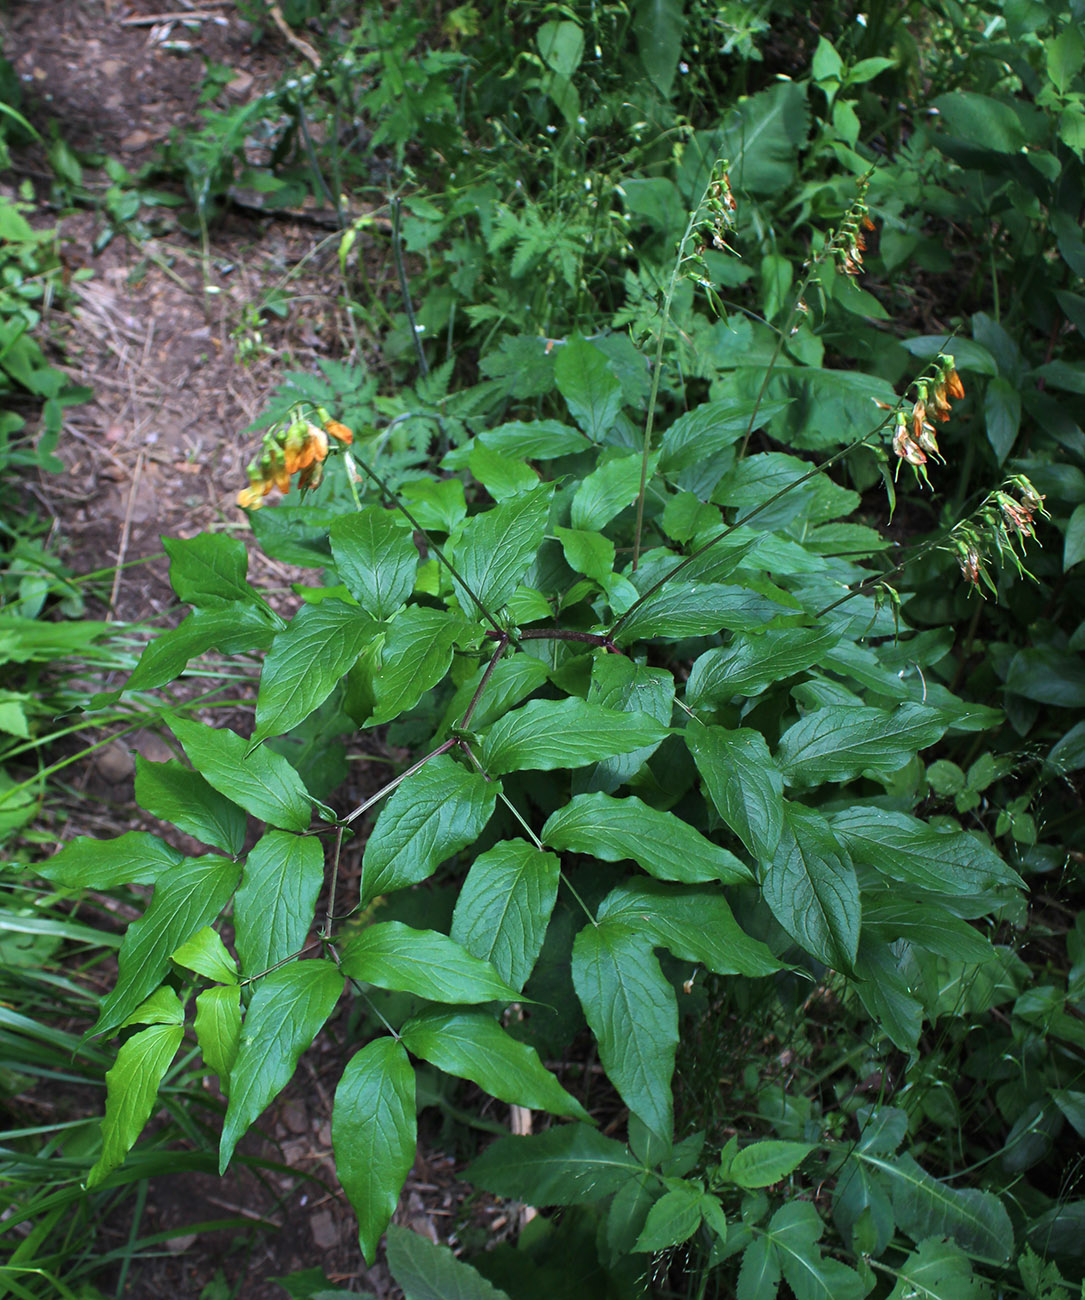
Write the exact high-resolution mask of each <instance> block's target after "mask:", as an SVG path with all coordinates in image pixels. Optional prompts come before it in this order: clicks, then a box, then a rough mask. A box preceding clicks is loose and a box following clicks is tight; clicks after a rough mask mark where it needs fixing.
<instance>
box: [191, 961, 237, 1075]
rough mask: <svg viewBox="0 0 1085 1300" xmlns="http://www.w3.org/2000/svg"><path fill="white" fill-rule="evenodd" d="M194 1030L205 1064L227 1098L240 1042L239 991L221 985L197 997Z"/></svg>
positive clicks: (232, 985)
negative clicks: (215, 1075)
mask: <svg viewBox="0 0 1085 1300" xmlns="http://www.w3.org/2000/svg"><path fill="white" fill-rule="evenodd" d="M195 1030H196V1042H197V1043H198V1044H199V1046H200V1051H201V1052H202V1054H203V1059H204V1063H205V1064H206V1066H207V1068H208V1069H209V1070H211V1071H212V1072H213V1073H214V1074H217V1075H218V1078H219V1087H220V1088H221V1089H222V1092H223V1095H224V1096H228V1095H229V1092H230V1071H231V1070H232V1069H233V1066H234V1061H235V1060H236V1059H237V1049H238V1045H239V1044H240V1042H241V990H240V989H239V988H238V986H237V985H236V984H220V985H217V986H216V987H215V988H213V989H204V990H203V992H202V993H200V994H198V995H197V997H196V1023H195Z"/></svg>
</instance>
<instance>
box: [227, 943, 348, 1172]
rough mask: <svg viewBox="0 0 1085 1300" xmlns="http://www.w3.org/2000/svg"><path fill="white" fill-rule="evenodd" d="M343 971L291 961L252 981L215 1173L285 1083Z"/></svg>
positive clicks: (327, 1010) (331, 1005)
mask: <svg viewBox="0 0 1085 1300" xmlns="http://www.w3.org/2000/svg"><path fill="white" fill-rule="evenodd" d="M342 991H343V976H342V975H341V974H340V973H339V971H338V970H337V968H336V967H335V965H334V964H333V963H332V962H330V961H324V960H322V959H313V960H310V961H292V962H290V963H289V964H287V965H286V966H280V967H279V968H278V970H273V971H272V972H271V973H270V974H268V975H265V976H264V978H263V979H262V980H260V982H259V983H258V984H257V985H256V991H255V993H254V994H253V996H252V1002H251V1003H250V1004H249V1009H248V1012H247V1013H246V1015H245V1024H244V1028H243V1030H242V1033H241V1043H240V1046H239V1047H238V1052H237V1060H236V1061H235V1062H234V1066H233V1069H232V1070H231V1072H230V1104H229V1106H228V1107H227V1110H226V1118H225V1120H224V1121H223V1125H222V1142H221V1144H220V1147H219V1173H220V1174H222V1173H225V1172H226V1166H227V1165H228V1164H229V1163H230V1157H231V1156H232V1155H233V1153H234V1148H235V1147H236V1146H237V1144H238V1142H239V1141H240V1139H241V1137H242V1136H243V1135H244V1134H245V1133H246V1132H247V1131H248V1129H249V1127H250V1125H251V1124H252V1123H253V1121H254V1120H255V1119H256V1118H257V1117H258V1116H259V1114H260V1112H261V1111H262V1110H263V1109H264V1107H265V1106H267V1105H268V1103H269V1102H271V1101H272V1100H273V1099H274V1098H275V1097H277V1096H278V1095H279V1093H280V1092H281V1091H282V1090H283V1088H285V1087H286V1085H287V1084H288V1083H289V1082H290V1078H291V1076H292V1075H293V1073H294V1070H295V1068H296V1066H297V1064H298V1060H299V1059H300V1057H301V1054H302V1052H304V1051H305V1049H306V1048H307V1047H308V1046H309V1044H310V1043H311V1042H312V1041H313V1039H314V1038H315V1037H316V1035H317V1032H318V1031H319V1030H320V1028H321V1026H322V1025H323V1024H324V1022H325V1021H326V1020H327V1019H328V1017H329V1016H330V1015H331V1013H332V1011H333V1010H334V1009H335V1004H336V1003H337V1002H338V1001H339V995H340V994H341V993H342Z"/></svg>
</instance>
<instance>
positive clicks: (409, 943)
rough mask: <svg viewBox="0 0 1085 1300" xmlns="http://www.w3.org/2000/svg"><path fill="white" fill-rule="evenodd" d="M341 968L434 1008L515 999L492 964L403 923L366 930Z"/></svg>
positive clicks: (441, 937)
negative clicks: (421, 999) (424, 1000)
mask: <svg viewBox="0 0 1085 1300" xmlns="http://www.w3.org/2000/svg"><path fill="white" fill-rule="evenodd" d="M341 964H342V967H343V970H344V972H345V973H346V974H347V975H349V976H350V977H351V978H352V979H356V980H361V981H363V982H364V983H366V984H375V985H376V986H377V987H378V988H383V989H396V990H398V991H402V992H405V993H416V994H418V996H419V997H425V998H429V999H431V1000H432V1001H434V1002H464V1003H470V1002H492V1001H498V1000H499V1001H503V1002H511V1001H512V1000H514V999H515V997H516V990H515V989H513V988H510V987H509V985H508V984H506V983H505V981H504V980H503V979H501V978H500V976H499V975H498V974H497V972H496V971H495V970H494V968H493V967H492V966H491V965H490V963H489V962H488V961H483V960H481V959H480V958H478V957H474V956H472V954H471V953H469V952H468V951H467V950H466V949H465V948H464V947H463V946H462V945H460V944H458V943H456V941H455V940H454V939H450V938H449V937H448V936H447V935H444V934H439V933H438V932H437V931H435V930H415V929H412V928H411V927H410V926H409V925H404V924H403V923H402V922H401V921H382V922H379V923H378V924H376V925H368V926H366V928H365V929H364V930H363V931H362V932H361V934H358V935H355V936H354V938H352V939H350V940H349V941H348V943H347V944H346V946H345V947H344V948H343V952H342V957H341Z"/></svg>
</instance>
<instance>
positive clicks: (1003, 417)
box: [983, 375, 1021, 465]
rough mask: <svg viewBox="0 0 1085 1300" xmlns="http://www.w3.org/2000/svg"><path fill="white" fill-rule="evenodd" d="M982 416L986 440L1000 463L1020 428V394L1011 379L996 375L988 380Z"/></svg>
mask: <svg viewBox="0 0 1085 1300" xmlns="http://www.w3.org/2000/svg"><path fill="white" fill-rule="evenodd" d="M983 416H984V420H985V422H986V424H987V441H988V442H989V443H990V444H991V446H992V448H993V449H994V453H995V458H996V460H997V461H998V463H999V464H1000V465H1001V464H1002V463H1003V461H1005V459H1006V457H1007V456H1008V455H1009V454H1010V452H1011V451H1012V450H1013V444H1014V443H1015V442H1016V441H1017V434H1018V432H1019V431H1020V428H1021V394H1020V392H1019V391H1018V388H1017V385H1016V384H1015V383H1014V382H1013V381H1012V380H1010V379H1006V378H1004V377H1003V376H1002V375H996V376H995V377H994V379H991V380H989V381H988V384H987V392H986V393H985V394H984V398H983Z"/></svg>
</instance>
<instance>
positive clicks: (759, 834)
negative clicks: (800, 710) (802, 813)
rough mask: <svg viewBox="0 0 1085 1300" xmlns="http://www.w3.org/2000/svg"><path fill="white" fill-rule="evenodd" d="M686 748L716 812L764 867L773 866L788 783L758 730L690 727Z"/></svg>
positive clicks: (686, 735)
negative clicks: (764, 864) (768, 864)
mask: <svg viewBox="0 0 1085 1300" xmlns="http://www.w3.org/2000/svg"><path fill="white" fill-rule="evenodd" d="M684 734H685V740H686V745H687V746H688V748H689V751H690V753H691V754H692V755H693V761H694V762H695V763H696V764H697V770H698V772H700V774H701V779H702V780H703V781H704V783H705V789H706V790H707V792H708V796H709V798H710V799H711V800H712V803H713V805H714V806H715V809H716V811H717V812H718V813H719V815H720V816H721V817H722V818H723V820H724V822H725V823H726V824H727V825H728V826H730V828H731V829H732V830H733V831H734V833H735V834H736V835H737V836H738V837H739V839H740V840H741V841H742V842H743V844H745V846H746V848H747V849H749V851H750V853H751V854H752V855H753V856H754V858H756V859H757V860H758V861H759V862H770V861H771V860H772V858H773V857H774V856H775V853H776V848H777V846H778V845H779V843H780V832H781V830H782V829H783V822H784V779H783V776H782V775H781V774H780V769H779V768H778V767H777V766H776V764H775V763H774V762H773V759H772V756H771V754H770V753H769V748H768V745H766V744H765V740H764V737H763V736H762V735H761V733H760V732H759V731H752V730H750V729H749V728H740V729H738V730H737V731H726V730H724V728H723V727H703V726H701V724H700V723H697V722H692V721H691V722H690V723H689V725H688V726H687V727H686V730H685V733H684Z"/></svg>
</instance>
